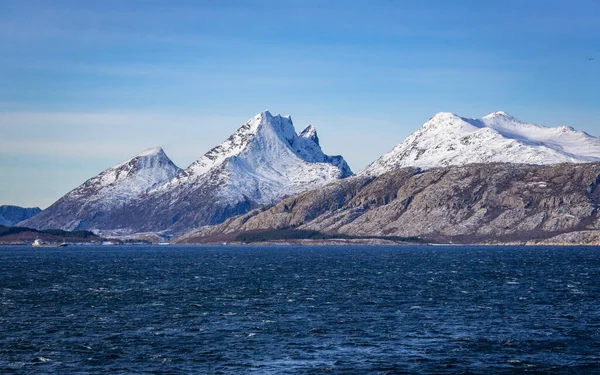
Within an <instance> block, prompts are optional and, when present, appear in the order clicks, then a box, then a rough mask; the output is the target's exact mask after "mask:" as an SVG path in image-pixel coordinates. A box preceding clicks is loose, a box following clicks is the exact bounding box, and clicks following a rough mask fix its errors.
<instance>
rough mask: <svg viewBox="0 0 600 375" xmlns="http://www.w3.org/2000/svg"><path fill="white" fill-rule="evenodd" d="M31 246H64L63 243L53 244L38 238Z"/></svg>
mask: <svg viewBox="0 0 600 375" xmlns="http://www.w3.org/2000/svg"><path fill="white" fill-rule="evenodd" d="M31 246H34V247H59V246H61V247H62V244H60V245H57V244H51V243H48V242H46V241H44V240H40V239H39V238H38V239H36V240H35V241H33V243H32V244H31ZM65 246H66V244H65Z"/></svg>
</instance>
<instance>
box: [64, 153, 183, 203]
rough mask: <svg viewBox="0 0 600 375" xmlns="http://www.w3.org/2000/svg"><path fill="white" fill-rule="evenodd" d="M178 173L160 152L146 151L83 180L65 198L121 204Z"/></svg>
mask: <svg viewBox="0 0 600 375" xmlns="http://www.w3.org/2000/svg"><path fill="white" fill-rule="evenodd" d="M179 172H180V168H178V167H177V166H176V165H175V164H174V163H173V162H172V161H171V159H169V157H168V156H167V155H166V154H165V152H164V151H163V149H162V148H160V147H155V148H150V149H147V150H144V151H142V152H140V153H139V154H137V155H135V156H134V157H132V158H131V159H129V160H127V161H125V162H123V163H120V164H117V165H116V166H114V167H112V168H109V169H107V170H105V171H103V172H102V173H100V174H99V175H97V176H96V177H93V178H91V179H89V180H87V181H86V182H85V183H84V184H83V185H81V186H79V187H78V188H76V189H75V190H73V191H72V192H71V193H69V194H67V196H66V197H79V196H81V197H83V196H89V197H90V199H92V200H103V199H105V198H108V199H115V200H116V201H119V202H124V201H127V200H129V199H131V198H134V197H136V196H138V195H140V194H141V193H143V192H145V191H147V190H149V189H152V188H154V187H156V186H159V185H161V184H164V183H165V182H167V181H169V180H171V179H172V178H174V177H175V176H176V175H177V174H178V173H179ZM107 204H109V203H108V202H107Z"/></svg>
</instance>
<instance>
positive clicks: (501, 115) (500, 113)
mask: <svg viewBox="0 0 600 375" xmlns="http://www.w3.org/2000/svg"><path fill="white" fill-rule="evenodd" d="M492 118H501V119H506V120H516V118H514V117H512V116H511V115H509V114H508V113H506V112H504V111H496V112H492V113H490V114H488V115H485V116H483V117H482V119H492ZM517 121H518V120H517Z"/></svg>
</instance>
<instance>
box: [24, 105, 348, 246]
mask: <svg viewBox="0 0 600 375" xmlns="http://www.w3.org/2000/svg"><path fill="white" fill-rule="evenodd" d="M351 174H352V171H351V170H350V168H349V167H348V164H346V162H345V160H344V159H343V158H342V157H341V156H328V155H325V154H324V153H323V151H322V150H321V147H320V145H319V138H318V136H317V132H316V129H315V128H314V127H313V126H311V125H309V126H308V127H307V128H306V129H304V130H303V131H302V132H300V133H299V134H297V133H296V132H295V130H294V125H293V123H292V120H291V118H290V117H289V116H280V115H277V116H273V115H272V114H271V113H270V112H268V111H265V112H262V113H260V114H258V115H256V116H254V117H253V118H252V119H250V120H249V121H247V122H246V123H245V124H244V125H242V126H241V127H240V128H239V129H238V130H237V131H236V132H235V133H234V134H233V135H231V136H230V137H229V138H228V139H227V140H225V141H224V142H223V143H221V144H220V145H218V146H217V147H214V148H213V149H211V150H210V151H208V152H207V153H206V154H204V155H203V156H202V157H200V158H199V159H198V160H196V161H195V162H193V163H192V164H191V165H190V166H189V167H187V168H186V169H183V170H181V169H179V168H177V167H176V166H175V165H174V164H173V163H172V162H171V161H170V160H169V159H168V158H167V157H166V155H165V154H164V152H163V151H162V150H161V149H152V150H147V151H144V152H143V153H141V154H139V155H137V156H136V157H134V158H133V159H131V160H129V161H127V162H125V163H123V164H119V165H118V166H116V167H114V168H111V169H108V170H106V171H104V172H102V173H101V174H100V175H98V176H96V177H94V178H92V179H90V180H88V181H87V182H86V183H84V184H83V185H81V186H80V187H78V188H76V189H75V190H73V191H71V192H70V193H68V194H67V195H66V196H64V197H63V198H61V199H60V200H58V201H57V202H56V203H55V204H53V205H52V206H51V207H49V208H48V209H47V210H45V211H43V212H42V213H41V214H40V215H38V216H36V218H35V220H31V221H28V222H26V223H27V224H28V225H31V226H33V227H36V228H62V229H70V230H71V229H91V230H95V231H96V232H100V233H102V234H104V235H129V234H134V233H158V232H161V233H166V234H171V233H183V232H185V231H189V230H191V229H193V228H196V227H198V226H202V225H208V224H216V223H219V222H222V221H224V220H225V219H227V218H228V217H230V216H233V215H237V214H241V213H244V212H247V211H248V210H250V209H252V208H254V207H258V206H260V205H264V204H272V203H275V202H277V201H279V200H280V199H282V198H283V197H285V196H288V195H292V194H296V193H298V192H301V191H304V190H308V189H313V188H316V187H319V186H322V185H325V184H327V183H329V182H331V181H334V180H337V179H341V178H345V177H348V176H350V175H351Z"/></svg>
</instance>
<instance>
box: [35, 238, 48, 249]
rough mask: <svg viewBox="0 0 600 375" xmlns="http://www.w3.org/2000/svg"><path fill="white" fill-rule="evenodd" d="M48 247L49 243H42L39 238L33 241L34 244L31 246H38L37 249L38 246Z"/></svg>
mask: <svg viewBox="0 0 600 375" xmlns="http://www.w3.org/2000/svg"><path fill="white" fill-rule="evenodd" d="M46 245H47V243H46V242H44V241H42V240H40V239H39V238H38V239H36V240H35V241H33V243H32V244H31V246H36V247H38V246H46Z"/></svg>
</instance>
